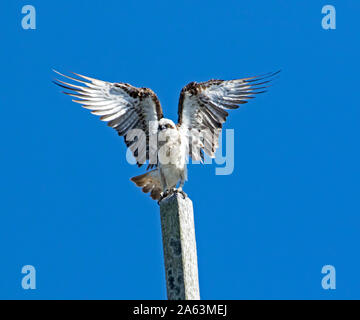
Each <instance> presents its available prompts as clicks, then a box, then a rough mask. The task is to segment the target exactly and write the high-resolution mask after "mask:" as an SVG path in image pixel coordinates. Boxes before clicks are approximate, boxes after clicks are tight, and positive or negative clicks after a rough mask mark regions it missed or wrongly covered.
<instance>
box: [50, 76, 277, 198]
mask: <svg viewBox="0 0 360 320" xmlns="http://www.w3.org/2000/svg"><path fill="white" fill-rule="evenodd" d="M54 71H55V70H54ZM55 72H56V73H57V74H59V75H61V76H63V77H65V78H68V79H70V80H72V81H74V83H68V82H64V81H62V80H59V79H55V81H54V83H55V84H57V85H59V86H60V87H62V88H64V89H66V90H68V91H66V92H64V93H65V94H67V95H70V96H73V97H75V98H77V100H73V101H74V102H77V103H80V104H82V106H83V107H84V108H86V109H89V110H91V113H92V114H95V115H97V116H100V120H102V121H106V122H107V124H108V126H110V127H112V128H114V129H115V130H116V131H117V132H118V134H119V135H120V136H123V137H124V140H125V143H126V145H127V147H128V148H130V150H131V152H132V154H133V156H134V157H135V159H136V163H137V165H138V166H139V167H140V166H142V165H143V164H144V163H146V162H147V163H148V167H147V170H148V169H152V170H150V171H148V172H147V173H145V174H142V175H139V176H136V177H133V178H131V180H132V181H133V182H134V183H135V184H136V185H137V186H139V187H142V190H143V192H145V193H148V192H149V193H150V196H151V197H152V198H153V199H154V200H158V201H161V200H162V199H163V198H164V197H166V196H167V195H168V194H170V193H173V192H175V191H176V192H181V193H182V194H183V195H184V197H185V196H186V194H185V193H184V192H183V190H182V188H183V186H184V183H185V181H186V180H187V166H186V160H187V157H188V156H191V157H192V158H193V159H194V160H197V161H199V160H200V161H202V160H203V159H204V152H205V153H206V154H207V155H208V156H210V157H211V158H214V157H215V151H216V148H217V147H218V140H219V134H220V132H221V128H222V125H223V123H224V122H225V120H226V117H227V116H228V112H227V111H226V109H237V108H238V107H239V105H240V104H244V103H246V102H248V100H249V99H251V98H254V96H255V94H259V93H262V92H265V91H264V89H265V88H266V87H268V86H267V85H266V86H264V85H265V84H267V83H268V82H270V80H271V78H272V77H273V76H274V75H276V74H277V73H278V72H279V71H278V72H275V73H268V74H265V75H262V76H255V77H249V78H243V79H236V80H228V81H226V80H209V81H207V82H201V83H196V82H191V83H189V84H188V85H186V86H185V87H184V88H183V89H182V90H181V93H180V98H179V105H178V123H177V124H176V125H175V123H174V122H173V121H171V120H169V119H166V118H164V116H163V111H162V108H161V105H160V101H159V99H158V97H157V96H156V94H155V93H154V92H153V91H152V90H151V89H148V88H136V87H134V86H132V85H130V84H127V83H121V82H119V83H111V82H106V81H101V80H97V79H93V78H90V77H86V76H83V75H80V74H77V73H74V75H75V76H77V77H78V78H74V77H70V76H67V75H64V74H61V73H59V72H57V71H55ZM178 184H179V187H178V188H177V189H176V186H177V185H178Z"/></svg>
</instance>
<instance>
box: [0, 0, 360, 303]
mask: <svg viewBox="0 0 360 320" xmlns="http://www.w3.org/2000/svg"><path fill="white" fill-rule="evenodd" d="M26 4H31V5H33V6H34V7H35V8H36V14H37V25H36V27H37V29H36V30H23V29H22V27H21V19H22V17H23V15H22V14H21V8H22V6H23V5H26ZM326 4H332V5H334V6H335V8H336V12H337V16H336V18H337V29H336V30H324V29H322V27H321V20H322V17H323V15H322V14H321V9H322V7H323V6H324V5H326ZM359 10H360V3H358V2H357V1H354V0H351V1H350V0H341V1H335V0H331V1H330V0H329V1H280V0H278V1H259V0H253V1H206V2H201V1H196V2H194V1H181V2H176V3H173V2H169V1H150V2H149V1H124V2H123V1H76V2H74V1H61V2H60V1H51V2H50V1H35V0H31V1H30V2H25V1H3V2H2V3H1V4H0V12H1V19H0V36H1V43H2V49H1V51H0V65H1V79H2V80H1V86H0V97H1V98H0V101H1V102H0V103H1V111H2V120H1V126H0V134H1V145H2V148H1V158H0V159H1V160H0V163H1V184H0V200H1V201H0V252H1V260H0V275H1V277H0V298H2V299H14V298H15V299H165V298H166V291H165V275H164V267H163V255H162V243H161V229H160V217H159V208H158V205H157V204H156V202H154V201H152V200H151V199H150V198H149V197H148V196H145V195H144V194H142V193H141V192H140V190H139V189H138V188H137V187H136V186H135V185H133V184H132V182H130V181H129V178H130V177H132V176H134V175H137V174H141V173H143V172H144V170H143V169H138V168H136V167H135V166H131V165H129V164H128V163H127V162H126V158H125V151H126V148H125V145H124V144H123V142H122V139H119V137H118V136H117V134H116V132H115V131H113V130H112V129H110V128H108V127H106V126H105V125H104V123H102V122H100V121H99V120H98V119H96V117H95V116H92V115H91V114H89V112H87V111H86V110H84V109H82V108H80V106H78V105H76V104H74V103H72V102H71V101H70V99H68V97H66V96H64V95H62V94H61V93H60V90H59V88H57V87H56V86H54V85H53V84H52V83H51V80H52V79H53V77H54V74H53V73H52V71H51V69H52V68H56V69H58V70H60V71H63V72H67V71H75V72H78V73H82V74H86V75H89V76H93V77H97V78H100V79H103V80H108V81H113V82H116V81H119V82H128V83H131V84H133V85H135V86H140V87H150V88H152V89H153V90H154V91H155V92H156V93H157V95H158V97H159V99H160V101H161V103H162V106H163V109H164V111H165V115H166V116H168V117H170V118H172V119H174V120H176V119H177V103H178V95H179V92H180V90H181V88H182V87H183V86H184V85H185V84H187V83H188V82H190V81H206V80H208V79H210V78H221V79H233V78H241V77H244V76H249V75H257V74H261V73H265V72H269V71H276V70H278V69H282V73H281V76H280V77H279V78H278V79H277V80H276V82H275V84H274V86H273V87H272V88H271V89H270V90H269V92H268V93H266V94H263V95H261V96H258V97H257V98H256V99H255V100H253V101H251V103H249V104H247V105H245V106H243V107H241V108H240V109H238V110H236V111H234V112H231V115H230V116H229V118H228V122H227V124H226V126H225V127H226V128H228V129H234V130H235V170H234V172H233V174H231V175H227V176H216V175H215V165H211V166H209V165H207V166H199V165H193V166H190V167H189V181H188V182H187V184H186V185H185V191H186V192H187V193H188V195H189V196H190V197H191V199H192V201H193V202H194V208H195V224H196V237H197V248H198V262H199V277H200V291H201V297H202V298H203V299H354V298H360V296H359V293H358V292H359V289H360V279H359V278H358V277H357V273H358V269H359V264H360V259H359V250H358V246H359V240H360V239H359V237H360V236H359V225H360V217H359V212H360V210H359V209H360V208H359V207H360V206H359V178H360V172H359V161H360V159H359V158H360V157H359V155H360V154H359V143H358V142H359V116H360V113H359V103H358V97H357V94H358V79H357V74H358V72H359V71H360V70H359V61H358V58H359V42H358V36H359V25H358V12H359ZM28 264H30V265H33V266H34V267H35V268H36V270H37V289H36V290H26V291H25V290H23V289H22V288H21V279H22V276H23V275H22V274H21V268H22V266H24V265H28ZM327 264H331V265H333V266H335V268H336V276H337V278H336V286H337V288H336V290H330V291H325V290H323V289H322V287H321V279H322V277H323V275H322V274H321V268H322V267H323V266H324V265H327Z"/></svg>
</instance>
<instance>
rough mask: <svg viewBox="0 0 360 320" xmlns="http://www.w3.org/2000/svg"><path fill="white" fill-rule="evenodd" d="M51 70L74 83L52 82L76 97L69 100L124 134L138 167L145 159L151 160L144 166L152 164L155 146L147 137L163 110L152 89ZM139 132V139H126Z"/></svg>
mask: <svg viewBox="0 0 360 320" xmlns="http://www.w3.org/2000/svg"><path fill="white" fill-rule="evenodd" d="M54 71H55V70H54ZM55 72H56V73H57V74H59V75H61V76H63V77H66V78H68V79H70V80H72V81H73V82H75V83H68V82H64V81H62V80H58V79H56V81H54V83H55V84H57V85H58V86H60V87H62V88H64V89H66V90H68V91H67V92H64V93H65V94H67V95H69V96H73V97H75V98H77V100H73V101H74V102H77V103H80V104H82V106H83V107H84V108H86V109H90V110H91V113H92V114H95V115H97V116H100V120H102V121H106V122H107V123H108V126H110V127H112V128H114V129H115V130H116V131H117V132H118V134H119V135H120V136H123V137H124V140H125V143H126V145H127V146H128V147H129V148H130V150H131V151H132V153H133V155H134V157H135V158H136V161H137V164H138V166H139V167H140V166H141V165H142V164H144V163H145V162H146V161H147V160H152V162H150V164H149V166H148V168H152V167H153V166H155V165H156V162H157V150H156V146H154V147H153V148H152V147H151V145H150V142H149V136H150V135H151V134H156V132H157V129H158V121H159V120H160V119H161V118H162V117H163V113H162V109H161V105H160V102H159V99H158V98H157V96H156V95H155V93H154V92H153V91H152V90H150V89H148V88H136V87H134V86H132V85H130V84H127V83H110V82H106V81H102V80H97V79H93V78H90V77H86V76H83V75H80V74H77V73H74V74H75V75H76V76H77V77H79V78H80V79H77V78H73V77H69V76H66V75H63V74H61V73H59V72H57V71H55ZM133 129H139V130H141V131H136V130H133ZM131 130H133V131H131ZM141 132H142V133H143V134H141V135H140V138H139V136H137V140H136V139H133V140H132V139H127V138H129V136H128V137H127V135H131V134H133V135H134V134H137V133H141ZM130 138H131V137H130ZM135 142H136V143H135Z"/></svg>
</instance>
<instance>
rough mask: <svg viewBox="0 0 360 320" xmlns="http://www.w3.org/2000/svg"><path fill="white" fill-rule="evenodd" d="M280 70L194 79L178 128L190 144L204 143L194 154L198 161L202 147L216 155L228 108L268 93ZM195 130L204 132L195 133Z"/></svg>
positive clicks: (184, 92) (184, 99) (182, 105)
mask: <svg viewBox="0 0 360 320" xmlns="http://www.w3.org/2000/svg"><path fill="white" fill-rule="evenodd" d="M279 72H280V71H278V72H273V73H268V74H265V75H262V76H255V77H249V78H243V79H235V80H229V81H225V80H209V81H207V82H201V83H196V82H191V83H189V84H188V85H186V86H185V87H184V88H183V89H182V90H181V93H180V98H179V108H178V127H179V129H180V130H182V131H183V133H184V134H185V135H186V136H187V137H188V139H189V143H190V144H195V145H196V146H198V147H199V146H200V147H201V148H200V150H199V153H200V154H199V155H196V154H191V152H192V149H193V148H192V147H191V145H190V147H189V153H190V156H193V157H194V158H195V160H198V159H199V158H202V157H203V155H202V150H201V149H203V150H204V151H205V153H207V154H208V155H209V156H210V157H214V156H215V151H216V148H217V147H218V138H219V135H220V132H221V129H222V125H223V123H224V122H225V121H226V118H227V116H228V115H229V114H228V112H227V111H226V109H237V108H239V105H241V104H244V103H247V102H248V100H250V99H253V98H255V96H256V95H257V94H260V93H263V92H266V89H267V88H268V87H269V85H268V84H269V82H270V81H271V80H272V79H273V77H274V76H275V75H276V74H278V73H279ZM195 132H198V133H202V132H205V133H202V134H200V135H199V134H195Z"/></svg>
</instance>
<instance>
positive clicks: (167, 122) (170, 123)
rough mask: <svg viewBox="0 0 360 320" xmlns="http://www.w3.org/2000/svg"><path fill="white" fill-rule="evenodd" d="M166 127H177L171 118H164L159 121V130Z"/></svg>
mask: <svg viewBox="0 0 360 320" xmlns="http://www.w3.org/2000/svg"><path fill="white" fill-rule="evenodd" d="M166 129H176V125H175V123H174V122H173V121H171V120H170V119H166V118H162V119H160V121H159V131H162V130H166Z"/></svg>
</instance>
